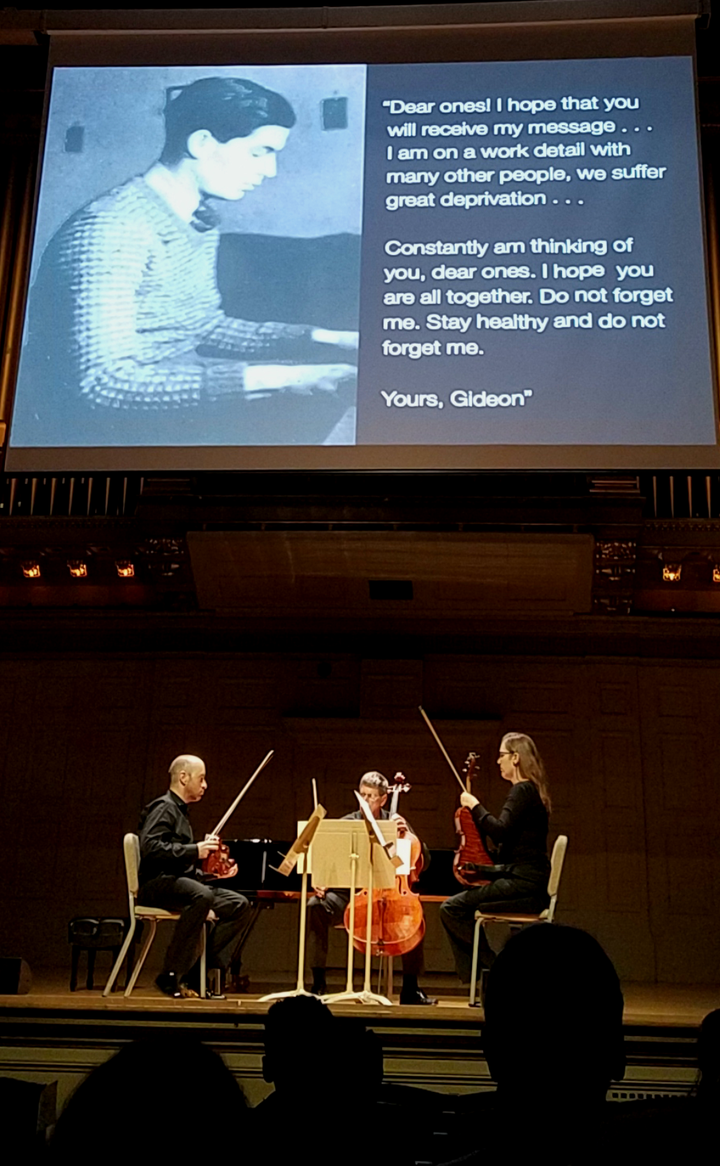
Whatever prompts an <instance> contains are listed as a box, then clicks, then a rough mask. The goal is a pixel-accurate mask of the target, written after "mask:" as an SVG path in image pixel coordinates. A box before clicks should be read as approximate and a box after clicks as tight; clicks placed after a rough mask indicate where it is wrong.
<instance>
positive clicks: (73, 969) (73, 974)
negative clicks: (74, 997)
mask: <svg viewBox="0 0 720 1166" xmlns="http://www.w3.org/2000/svg"><path fill="white" fill-rule="evenodd" d="M79 960H80V948H79V947H78V946H77V944H76V943H74V944H73V946H72V962H71V965H70V991H71V992H74V991H75V989H76V988H77V974H78V962H79Z"/></svg>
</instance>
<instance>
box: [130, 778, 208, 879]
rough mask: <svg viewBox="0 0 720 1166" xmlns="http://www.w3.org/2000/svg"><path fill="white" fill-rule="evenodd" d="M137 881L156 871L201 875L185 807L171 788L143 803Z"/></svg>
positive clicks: (178, 876)
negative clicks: (144, 804) (151, 800)
mask: <svg viewBox="0 0 720 1166" xmlns="http://www.w3.org/2000/svg"><path fill="white" fill-rule="evenodd" d="M138 834H139V836H140V884H141V885H142V884H144V883H149V882H150V880H151V879H154V878H157V877H158V875H172V876H173V877H174V878H176V879H179V878H182V877H186V878H201V877H202V875H201V872H200V870H199V869H198V867H197V862H198V848H197V842H193V832H192V826H191V825H190V819H189V817H188V807H187V805H186V803H185V802H184V801H183V800H182V798H179V797H178V795H177V794H176V793H173V791H172V790H171V789H169V790H168V791H167V793H164V794H163V795H162V797H160V798H156V799H155V801H154V802H150V805H149V806H146V807H145V809H144V810H143V812H142V814H141V816H140V826H139V829H138Z"/></svg>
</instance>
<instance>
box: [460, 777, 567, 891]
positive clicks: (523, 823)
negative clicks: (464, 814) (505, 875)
mask: <svg viewBox="0 0 720 1166" xmlns="http://www.w3.org/2000/svg"><path fill="white" fill-rule="evenodd" d="M471 812H472V816H473V821H474V822H475V825H476V826H477V828H478V830H479V831H480V833H481V835H482V838H483V841H486V840H487V839H489V840H490V842H491V843H492V844H493V847H494V848H495V849H496V851H497V857H496V861H497V862H498V863H499V864H502V865H503V866H512V867H514V868H516V870H517V873H521V872H523V873H524V872H525V871H527V873H528V874H537V875H542V877H543V878H547V877H548V875H549V873H550V860H549V859H548V856H547V834H548V812H547V810H546V809H545V806H544V805H543V803H542V799H541V797H540V794H539V793H538V789H537V786H536V785H534V784H533V783H532V782H531V781H520V782H518V783H517V785H514V786H512V788H511V790H510V793H509V794H508V796H507V799H506V801H505V805H504V806H503V808H502V810H501V811H500V816H499V817H498V818H494V817H493V815H492V814H489V813H488V811H487V810H486V809H485V807H484V806H482V805H480V804H479V803H478V805H477V806H473V808H472V811H471Z"/></svg>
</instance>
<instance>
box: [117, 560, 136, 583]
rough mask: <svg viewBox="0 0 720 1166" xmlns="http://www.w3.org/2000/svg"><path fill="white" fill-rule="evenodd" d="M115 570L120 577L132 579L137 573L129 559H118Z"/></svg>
mask: <svg viewBox="0 0 720 1166" xmlns="http://www.w3.org/2000/svg"><path fill="white" fill-rule="evenodd" d="M115 570H116V571H117V573H118V576H119V578H120V579H132V578H133V576H134V575H135V567H134V566H133V564H132V563H130V562H128V561H127V559H118V561H117V562H116V563H115Z"/></svg>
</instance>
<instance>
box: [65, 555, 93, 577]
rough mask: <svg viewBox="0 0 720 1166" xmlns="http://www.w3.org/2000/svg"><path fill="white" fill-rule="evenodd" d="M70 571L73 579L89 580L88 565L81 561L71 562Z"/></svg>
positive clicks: (69, 564)
mask: <svg viewBox="0 0 720 1166" xmlns="http://www.w3.org/2000/svg"><path fill="white" fill-rule="evenodd" d="M68 571H69V572H70V574H71V575H72V577H73V579H87V573H88V572H87V563H83V562H81V561H80V560H79V559H70V560H69V562H68Z"/></svg>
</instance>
